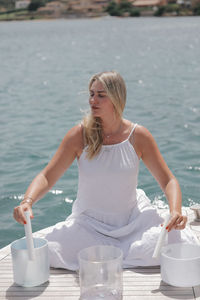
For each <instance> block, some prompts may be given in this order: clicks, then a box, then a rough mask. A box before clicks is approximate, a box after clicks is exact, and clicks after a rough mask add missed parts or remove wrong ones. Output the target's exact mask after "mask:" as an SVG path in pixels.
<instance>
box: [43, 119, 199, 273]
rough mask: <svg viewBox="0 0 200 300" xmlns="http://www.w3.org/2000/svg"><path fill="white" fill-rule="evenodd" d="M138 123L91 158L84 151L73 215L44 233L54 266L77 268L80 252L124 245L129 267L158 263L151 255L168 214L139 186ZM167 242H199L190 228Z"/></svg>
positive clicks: (176, 234)
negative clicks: (134, 136)
mask: <svg viewBox="0 0 200 300" xmlns="http://www.w3.org/2000/svg"><path fill="white" fill-rule="evenodd" d="M136 126H137V124H135V125H134V126H133V128H132V130H131V132H130V135H129V137H128V138H127V139H126V140H124V141H123V142H121V143H118V144H114V145H103V146H102V148H101V150H100V153H99V154H98V155H97V156H96V157H95V158H93V159H92V160H88V159H87V158H86V148H85V149H84V150H83V152H82V154H81V156H80V158H79V160H78V168H79V185H78V193H77V199H76V200H75V202H74V203H73V207H72V214H71V215H70V216H69V217H68V218H67V219H66V220H65V221H64V222H60V223H58V224H56V225H55V226H53V227H52V229H51V232H50V233H48V234H47V235H46V236H45V238H46V239H47V240H48V241H49V253H50V264H51V266H52V267H55V268H66V269H70V270H77V269H78V259H77V254H78V252H79V251H80V250H81V249H83V248H86V247H90V246H93V245H114V246H116V247H119V248H121V249H122V251H123V254H124V257H123V267H124V268H128V267H136V266H153V265H159V263H160V262H159V259H153V258H152V254H153V251H154V248H155V244H156V242H157V239H158V235H159V233H160V230H161V226H160V224H161V223H162V222H163V218H162V217H161V216H160V215H159V214H158V212H157V210H156V209H155V208H153V207H152V205H151V203H150V200H149V199H148V198H147V196H146V195H145V193H144V192H143V191H142V190H141V189H137V178H138V172H139V159H138V156H137V154H136V152H135V150H134V148H133V146H132V144H131V143H130V141H129V139H130V136H131V135H132V134H133V131H134V129H135V127H136ZM168 242H169V243H173V242H188V243H196V239H195V236H194V235H193V233H192V231H190V230H189V228H187V229H184V230H181V231H178V230H172V231H171V232H170V233H169V235H168Z"/></svg>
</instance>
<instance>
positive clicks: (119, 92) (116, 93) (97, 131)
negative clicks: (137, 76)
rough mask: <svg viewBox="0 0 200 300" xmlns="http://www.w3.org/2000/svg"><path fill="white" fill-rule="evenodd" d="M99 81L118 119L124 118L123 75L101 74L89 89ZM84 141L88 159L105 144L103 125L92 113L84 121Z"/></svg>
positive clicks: (95, 76)
mask: <svg viewBox="0 0 200 300" xmlns="http://www.w3.org/2000/svg"><path fill="white" fill-rule="evenodd" d="M96 80H98V81H99V82H101V84H102V85H103V87H104V90H105V92H106V94H107V96H108V97H109V98H110V100H111V101H112V104H113V106H114V111H115V115H116V117H122V114H123V110H124V107H125V104H126V85H125V82H124V80H123V78H122V77H121V75H120V74H119V73H117V72H115V71H109V72H101V73H98V74H95V75H94V76H92V78H91V79H90V82H89V89H90V88H91V86H92V84H93V83H94V81H96ZM82 123H83V126H84V140H85V143H86V145H87V149H86V151H87V158H89V159H92V158H93V157H94V156H96V155H97V154H98V153H99V151H100V149H101V146H102V144H103V135H102V123H101V119H100V118H99V117H93V115H92V114H91V113H90V114H88V115H87V116H86V117H85V118H84V119H83V122H82Z"/></svg>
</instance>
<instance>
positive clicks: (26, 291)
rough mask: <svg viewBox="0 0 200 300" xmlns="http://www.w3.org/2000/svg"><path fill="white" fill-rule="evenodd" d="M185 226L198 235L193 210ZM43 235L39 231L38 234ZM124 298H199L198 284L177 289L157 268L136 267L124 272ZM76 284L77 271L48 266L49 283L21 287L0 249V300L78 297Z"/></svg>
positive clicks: (4, 251) (7, 253)
mask: <svg viewBox="0 0 200 300" xmlns="http://www.w3.org/2000/svg"><path fill="white" fill-rule="evenodd" d="M186 213H187V215H188V219H189V221H188V226H190V227H191V228H192V230H193V231H194V232H195V233H196V235H197V237H198V238H200V223H198V222H195V221H194V215H193V211H192V210H190V209H186ZM40 234H41V235H42V231H41V232H39V235H40ZM123 286H124V291H123V300H134V299H135V300H140V299H142V300H147V299H149V300H150V299H151V300H154V299H156V300H161V299H162V300H163V299H200V285H199V286H197V287H192V288H176V287H172V286H170V285H167V284H166V283H164V282H163V281H162V280H161V276H160V269H159V268H135V269H126V270H124V271H123ZM79 295H80V292H79V283H78V275H77V273H76V272H71V271H67V270H63V269H53V268H52V269H51V270H50V279H49V282H47V283H45V284H43V285H40V286H38V287H34V288H23V287H20V286H17V285H16V284H15V283H14V282H13V274H12V261H11V254H10V246H7V247H5V248H3V249H1V250H0V299H10V300H11V299H12V300H28V299H46V300H47V299H48V300H51V299H52V300H53V299H54V300H58V299H62V300H64V299H66V300H78V299H79Z"/></svg>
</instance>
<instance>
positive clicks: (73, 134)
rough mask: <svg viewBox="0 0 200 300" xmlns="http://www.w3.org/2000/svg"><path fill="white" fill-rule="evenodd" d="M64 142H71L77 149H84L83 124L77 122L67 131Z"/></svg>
mask: <svg viewBox="0 0 200 300" xmlns="http://www.w3.org/2000/svg"><path fill="white" fill-rule="evenodd" d="M63 143H64V144H68V145H69V144H70V146H71V147H73V148H75V149H76V150H79V149H82V147H83V126H82V124H77V125H75V126H74V127H72V128H71V129H69V131H68V132H67V133H66V135H65V136H64V138H63Z"/></svg>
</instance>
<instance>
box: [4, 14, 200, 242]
mask: <svg viewBox="0 0 200 300" xmlns="http://www.w3.org/2000/svg"><path fill="white" fill-rule="evenodd" d="M199 53H200V18H199V17H188V18H138V19H137V18H136V19H135V18H124V19H123V18H122V19H120V18H119V19H118V18H110V17H106V18H99V19H92V20H89V19H85V20H57V21H28V22H10V23H6V22H1V23H0V110H1V118H0V124H1V125H0V130H1V131H0V132H1V134H0V161H1V168H0V174H1V180H0V207H1V209H0V228H1V229H0V247H3V246H5V245H7V244H8V243H10V242H11V241H13V240H14V239H17V238H19V237H21V236H22V235H23V234H24V232H23V228H22V226H20V225H19V224H17V223H16V222H15V221H14V220H13V219H12V210H13V207H14V206H16V205H17V204H18V203H19V202H20V200H21V198H22V195H23V194H24V192H25V190H26V188H27V187H28V184H29V183H30V181H31V180H32V179H33V177H34V176H35V175H36V174H37V173H38V172H39V171H40V170H41V169H42V168H43V167H44V166H45V165H46V164H47V162H48V161H49V159H50V158H51V157H52V155H53V153H54V152H55V150H56V148H57V147H58V145H59V143H60V142H61V140H62V138H63V136H64V135H65V133H66V132H67V130H68V129H69V128H71V127H72V126H73V125H74V124H76V123H77V122H79V121H80V120H81V118H82V114H83V113H82V111H81V110H85V109H86V108H87V101H88V93H87V84H88V80H89V78H90V76H91V75H92V74H93V73H96V72H99V71H102V70H110V69H115V70H117V71H119V72H120V73H121V74H122V76H123V77H124V79H125V81H126V83H127V90H128V99H127V106H126V110H125V117H126V118H129V119H130V120H132V121H133V122H137V123H140V124H142V125H144V126H146V127H147V128H148V129H149V130H150V131H151V132H152V134H153V135H154V137H155V139H156V141H157V143H158V145H159V147H160V150H161V152H162V154H163V156H164V158H165V160H166V162H167V163H168V165H169V167H170V168H171V170H172V171H173V172H174V174H175V175H176V176H177V178H178V180H179V182H180V185H181V188H182V192H183V204H184V205H185V206H190V205H191V204H193V203H199V202H200V198H199V194H200V193H199V191H200V154H199V153H200V152H199V149H200V99H199V98H200V97H199V94H200V93H199V92H200V85H199V83H200V82H199V78H200V55H199ZM77 176H78V173H77V165H76V162H74V163H73V165H72V166H71V167H70V169H69V170H68V171H67V172H66V174H65V175H64V176H63V177H62V178H61V179H60V180H59V181H58V182H57V184H56V185H55V186H54V188H53V189H52V190H51V191H50V192H49V193H48V194H47V195H46V196H45V197H44V199H43V200H41V201H40V202H39V203H37V205H35V207H34V214H35V218H34V221H33V230H34V231H35V230H38V229H41V228H44V227H46V226H49V225H53V224H54V223H55V222H58V221H61V220H64V219H65V218H66V216H67V215H68V214H69V213H70V211H71V205H72V201H73V200H75V198H76V191H77V179H78V177H77ZM139 187H141V188H143V189H144V190H145V191H146V193H147V195H148V196H149V197H150V199H151V201H152V202H154V203H157V204H159V205H164V204H165V203H166V201H165V198H164V196H163V193H162V192H161V190H160V188H159V186H158V184H157V183H156V182H155V180H154V179H153V177H152V176H151V175H150V174H149V172H148V171H147V170H146V169H145V167H144V166H143V165H142V163H141V170H140V176H139Z"/></svg>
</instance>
